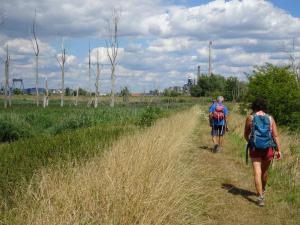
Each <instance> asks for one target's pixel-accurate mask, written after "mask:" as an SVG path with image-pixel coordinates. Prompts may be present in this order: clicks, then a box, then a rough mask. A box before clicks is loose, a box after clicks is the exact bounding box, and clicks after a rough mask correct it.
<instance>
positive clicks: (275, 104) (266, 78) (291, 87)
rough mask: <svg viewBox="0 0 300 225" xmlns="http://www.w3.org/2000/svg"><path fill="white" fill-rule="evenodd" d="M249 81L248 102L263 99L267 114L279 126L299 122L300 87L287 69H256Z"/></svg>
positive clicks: (266, 67)
mask: <svg viewBox="0 0 300 225" xmlns="http://www.w3.org/2000/svg"><path fill="white" fill-rule="evenodd" d="M249 81H250V82H249V93H248V100H249V101H253V100H254V99H255V98H257V97H261V98H265V99H266V100H267V101H268V111H269V113H270V114H272V115H273V116H274V118H275V120H276V121H278V123H279V124H281V125H289V126H291V125H294V124H295V121H299V120H300V118H299V116H300V114H299V113H297V112H299V110H300V101H299V99H300V86H299V84H298V83H297V81H296V76H295V74H293V73H292V72H291V71H289V67H279V66H274V65H271V64H267V65H265V66H262V67H256V68H255V70H254V71H253V74H251V75H250V76H249Z"/></svg>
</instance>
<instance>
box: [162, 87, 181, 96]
mask: <svg viewBox="0 0 300 225" xmlns="http://www.w3.org/2000/svg"><path fill="white" fill-rule="evenodd" d="M163 95H164V96H166V97H178V96H179V95H181V93H180V92H178V91H176V90H174V89H170V88H167V89H165V90H164V92H163Z"/></svg>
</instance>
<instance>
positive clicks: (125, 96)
mask: <svg viewBox="0 0 300 225" xmlns="http://www.w3.org/2000/svg"><path fill="white" fill-rule="evenodd" d="M129 95H130V92H129V89H128V87H124V88H123V89H122V90H121V96H122V97H123V102H128V101H129Z"/></svg>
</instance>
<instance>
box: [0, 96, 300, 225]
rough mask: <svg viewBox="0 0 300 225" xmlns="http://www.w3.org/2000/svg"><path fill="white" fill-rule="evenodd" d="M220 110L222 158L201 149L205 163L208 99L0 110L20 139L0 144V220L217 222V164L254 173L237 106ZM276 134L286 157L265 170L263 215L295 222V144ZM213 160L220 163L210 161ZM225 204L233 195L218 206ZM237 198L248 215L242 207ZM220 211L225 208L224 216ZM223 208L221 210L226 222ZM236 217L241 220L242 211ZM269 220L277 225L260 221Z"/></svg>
mask: <svg viewBox="0 0 300 225" xmlns="http://www.w3.org/2000/svg"><path fill="white" fill-rule="evenodd" d="M1 103H2V102H1ZM226 104H227V105H228V107H229V110H230V112H232V113H231V114H230V122H229V129H230V132H229V133H228V134H227V136H226V139H225V142H226V148H227V149H226V152H224V153H223V152H222V153H220V155H211V153H210V152H208V151H206V152H204V155H202V156H205V157H207V158H206V159H205V158H204V159H201V158H198V157H199V156H200V155H199V154H203V152H202V153H201V151H203V150H201V146H203V145H210V144H211V140H210V135H209V128H208V121H207V112H206V110H207V108H208V101H207V99H204V98H203V99H202V98H198V99H194V98H188V97H180V98H158V97H155V98H150V97H149V98H145V97H144V98H140V97H138V98H132V99H130V101H129V102H128V103H126V104H125V103H123V102H122V101H121V99H119V101H118V104H117V105H116V107H115V108H110V107H109V105H108V99H106V101H105V100H104V101H102V102H101V104H100V106H99V108H97V109H94V108H87V106H86V99H82V101H81V102H80V104H79V105H78V106H77V107H75V106H73V105H72V99H68V100H67V101H66V106H65V107H63V108H61V107H60V106H59V100H54V101H52V103H51V104H50V106H49V107H48V108H46V109H43V108H41V107H39V108H37V107H36V106H35V105H34V102H33V100H32V99H28V100H25V101H23V99H17V100H15V102H14V105H13V107H12V108H10V109H3V108H1V109H0V113H1V114H0V126H2V128H5V129H7V131H6V134H7V135H8V134H9V135H10V136H11V135H14V134H15V133H17V134H20V135H16V137H17V138H14V139H9V140H4V139H2V141H1V144H0V154H1V157H0V204H1V205H0V206H1V216H0V221H1V222H2V223H3V224H9V225H15V224H28V225H29V224H30V225H34V224H39V225H40V224H44V225H48V224H49V225H50V224H51V225H54V224H59V225H61V224H68V225H69V224H70V225H71V224H72V225H73V224H120V225H121V224H122V225H125V224H128V225H129V224H130V225H131V224H149V225H150V224H174V225H175V224H195V225H196V224H197V225H199V224H210V222H212V223H211V224H217V223H215V222H216V221H213V218H212V217H211V216H214V215H213V214H211V212H207V211H206V210H207V208H212V209H213V208H215V207H220V205H218V206H214V205H211V202H210V199H213V198H214V196H213V195H214V191H213V192H211V190H216V191H217V192H218V193H220V196H221V197H222V196H223V195H224V193H223V192H222V190H220V189H221V188H220V186H215V187H209V188H207V187H206V184H207V183H209V182H211V181H213V179H214V176H215V175H214V173H215V172H214V171H215V168H214V167H213V166H215V167H217V168H218V169H219V170H220V171H222V163H224V164H225V162H227V161H228V159H230V163H232V166H233V167H234V168H235V172H237V171H239V169H241V170H240V173H239V176H241V177H242V176H248V177H249V176H250V174H251V173H249V171H248V172H247V173H246V172H245V170H247V169H246V165H245V162H244V158H245V152H244V148H245V141H244V140H243V125H244V120H245V116H244V115H241V114H239V111H240V110H239V106H238V104H233V103H226ZM195 105H196V106H195ZM19 128H22V129H24V131H22V132H23V133H25V134H26V135H21V134H23V133H22V132H21V131H19V130H18V129H19ZM14 129H16V130H14ZM1 132H3V129H2V130H1ZM10 132H11V133H10ZM26 132H28V133H26ZM1 135H2V136H1V137H4V136H5V135H3V133H1ZM280 136H281V140H282V151H283V157H284V158H283V160H281V161H278V162H275V163H274V164H273V166H272V168H271V170H270V182H269V185H268V190H270V191H269V193H268V196H269V197H268V198H270V199H271V200H270V207H272V209H270V210H269V211H268V212H270V211H272V212H273V211H274V213H275V215H276V213H277V214H278V216H280V218H281V219H282V218H284V217H285V216H286V217H287V218H286V221H287V222H289V224H297V222H295V221H298V219H300V218H299V216H297V215H300V214H299V213H298V212H299V211H300V195H299V193H300V192H299V187H300V174H299V158H300V149H299V146H300V140H299V135H297V134H296V133H289V132H288V131H287V130H285V129H280ZM199 146H200V147H199ZM221 154H226V155H224V156H225V157H224V158H222V155H221ZM218 157H219V158H218ZM220 157H221V158H220ZM214 158H215V159H214ZM226 158H227V159H226ZM216 159H217V160H218V161H219V163H220V165H213V163H212V164H211V162H214V160H216ZM226 160H227V161H226ZM210 161H211V162H210ZM199 162H201V163H202V164H201V163H199ZM205 163H210V165H209V166H208V165H205ZM223 166H224V165H223ZM209 167H211V171H210V169H209ZM248 169H249V170H251V168H250V164H249V165H248ZM251 176H252V174H251ZM222 179H223V178H222ZM224 179H225V180H226V179H227V178H226V177H224ZM249 179H250V177H249ZM212 184H213V182H212ZM249 184H250V186H249V187H251V188H254V184H252V183H249ZM216 196H218V195H216ZM228 200H229V201H231V200H232V197H231V196H227V198H225V200H224V201H228ZM239 200H240V201H242V203H243V204H245V205H246V207H245V209H244V210H245V211H249V209H248V207H249V205H247V202H243V199H239ZM216 201H217V202H222V201H223V199H217V200H216ZM251 207H255V206H251ZM226 208H228V207H226V204H225V205H224V213H225V212H226V213H227V211H226V210H225V209H226ZM273 208H274V209H273ZM221 209H222V207H221ZM250 210H252V211H253V212H255V211H254V210H253V209H250ZM222 212H223V211H220V212H218V213H217V214H219V216H220V218H225V217H224V216H223V215H222ZM285 212H288V213H286V215H284V213H285ZM232 213H236V214H235V216H237V218H238V217H239V216H238V215H239V214H240V213H239V211H238V212H232ZM227 214H228V213H227ZM226 216H230V215H226ZM271 216H272V217H273V214H272V215H271ZM243 217H244V216H243ZM241 218H242V217H241ZM228 221H230V220H228ZM272 221H276V219H274V220H269V221H266V222H265V223H264V224H271V222H272ZM280 221H282V220H280ZM299 221H300V220H299ZM224 224H227V223H226V220H225V219H224Z"/></svg>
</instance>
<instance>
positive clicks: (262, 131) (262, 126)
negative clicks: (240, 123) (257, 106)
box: [249, 114, 276, 150]
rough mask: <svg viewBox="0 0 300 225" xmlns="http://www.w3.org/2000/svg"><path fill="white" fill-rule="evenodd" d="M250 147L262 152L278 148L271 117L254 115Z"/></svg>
mask: <svg viewBox="0 0 300 225" xmlns="http://www.w3.org/2000/svg"><path fill="white" fill-rule="evenodd" d="M249 146H250V148H255V149H261V150H264V149H268V148H270V147H276V145H275V142H274V140H273V137H272V132H271V117H270V116H269V115H267V114H265V115H256V114H254V115H253V120H252V129H251V135H250V140H249Z"/></svg>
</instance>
